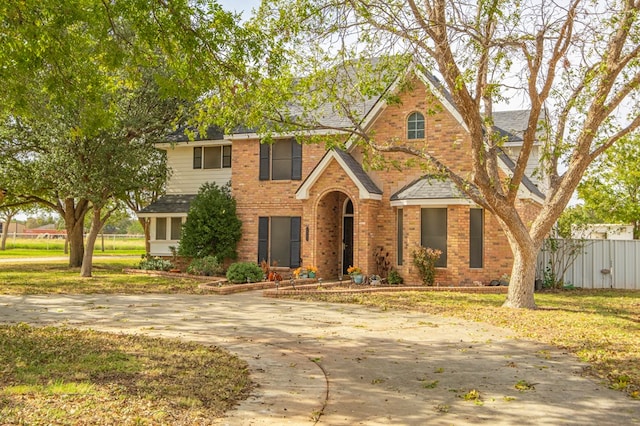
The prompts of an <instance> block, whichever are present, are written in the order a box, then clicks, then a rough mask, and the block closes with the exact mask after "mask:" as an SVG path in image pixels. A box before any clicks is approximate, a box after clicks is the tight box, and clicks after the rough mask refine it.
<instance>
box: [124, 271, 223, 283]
mask: <svg viewBox="0 0 640 426" xmlns="http://www.w3.org/2000/svg"><path fill="white" fill-rule="evenodd" d="M122 272H124V273H126V274H139V275H149V276H152V277H170V278H189V279H193V280H198V281H215V282H218V281H220V280H222V281H226V279H225V278H219V277H218V278H216V277H207V276H204V275H193V274H185V273H182V272H166V271H149V270H146V269H123V270H122Z"/></svg>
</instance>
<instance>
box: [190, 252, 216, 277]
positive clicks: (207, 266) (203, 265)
mask: <svg viewBox="0 0 640 426" xmlns="http://www.w3.org/2000/svg"><path fill="white" fill-rule="evenodd" d="M223 272H224V267H223V265H222V264H220V262H219V261H218V259H217V258H216V257H215V256H205V257H201V258H198V259H193V260H192V261H191V264H190V265H189V267H188V268H187V273H188V274H193V275H205V276H207V277H210V276H214V275H218V276H219V275H222V273H223Z"/></svg>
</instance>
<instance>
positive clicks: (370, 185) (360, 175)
mask: <svg viewBox="0 0 640 426" xmlns="http://www.w3.org/2000/svg"><path fill="white" fill-rule="evenodd" d="M334 151H335V152H336V154H337V155H338V156H339V157H340V158H341V159H342V160H343V161H344V163H345V164H346V165H347V167H349V170H351V172H352V173H353V175H354V176H355V177H356V179H358V181H359V182H360V183H361V184H362V186H364V187H365V189H366V190H367V191H369V192H370V193H372V194H382V190H381V189H380V188H378V185H376V184H375V182H373V180H371V177H369V175H368V174H367V172H365V171H364V169H363V168H362V165H361V164H360V163H358V162H357V161H356V159H355V158H353V156H352V155H351V154H349V153H348V152H345V151H343V150H341V149H337V148H336V149H334Z"/></svg>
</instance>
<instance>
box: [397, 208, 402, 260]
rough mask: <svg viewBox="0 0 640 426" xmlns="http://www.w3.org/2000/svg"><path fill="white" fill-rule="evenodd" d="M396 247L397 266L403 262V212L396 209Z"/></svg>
mask: <svg viewBox="0 0 640 426" xmlns="http://www.w3.org/2000/svg"><path fill="white" fill-rule="evenodd" d="M396 238H397V240H396V244H397V246H398V266H400V265H402V262H404V246H403V244H404V210H403V209H398V230H397V235H396Z"/></svg>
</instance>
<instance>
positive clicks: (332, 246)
mask: <svg viewBox="0 0 640 426" xmlns="http://www.w3.org/2000/svg"><path fill="white" fill-rule="evenodd" d="M315 215H316V232H315V235H316V238H315V250H314V251H315V259H316V263H317V266H318V268H319V269H320V270H321V271H322V276H323V277H327V278H335V277H339V276H341V275H344V274H346V271H347V268H348V267H349V266H350V265H352V264H353V256H354V249H355V246H356V240H355V238H354V235H355V234H356V232H355V223H356V221H355V219H354V217H355V210H354V204H353V201H352V200H351V199H350V198H349V196H348V195H347V194H346V193H344V192H341V191H337V190H336V191H330V192H327V193H326V194H324V195H322V196H321V197H320V199H319V200H318V203H317V205H316V211H315Z"/></svg>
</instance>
